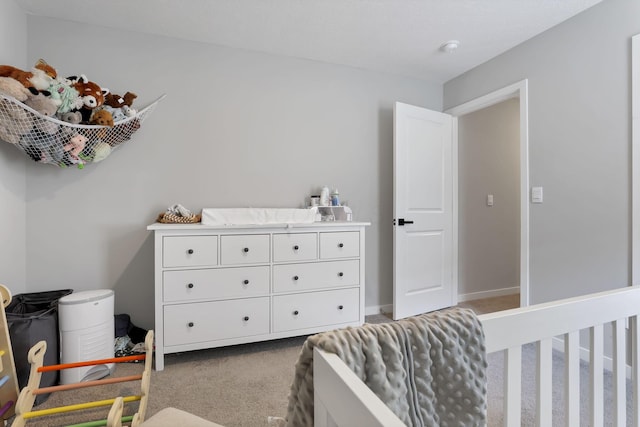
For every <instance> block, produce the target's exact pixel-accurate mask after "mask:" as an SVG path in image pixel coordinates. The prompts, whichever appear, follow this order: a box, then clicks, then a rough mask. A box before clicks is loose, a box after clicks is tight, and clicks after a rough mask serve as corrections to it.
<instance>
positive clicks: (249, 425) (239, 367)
mask: <svg viewBox="0 0 640 427" xmlns="http://www.w3.org/2000/svg"><path fill="white" fill-rule="evenodd" d="M513 301H515V300H514V298H511V299H510V300H508V302H506V303H505V304H513V303H514V302H513ZM465 304H466V306H470V305H472V304H470V303H465ZM483 306H486V301H485V302H481V304H480V308H478V309H477V311H478V313H479V314H480V313H481V312H484V311H483V308H482V307H483ZM503 308H504V307H503ZM507 308H510V307H507ZM367 321H368V322H370V323H379V322H385V321H390V319H389V317H388V316H386V315H384V314H381V315H376V316H369V317H367ZM305 338H306V337H296V338H288V339H282V340H274V341H267V342H261V343H252V344H244V345H237V346H231V347H223V348H217V349H208V350H200V351H193V352H186V353H180V354H170V355H167V356H166V357H165V369H164V371H161V372H156V371H153V373H152V380H151V394H150V400H149V408H148V411H147V417H149V416H151V415H153V414H154V413H156V412H158V411H159V410H160V409H162V408H164V407H167V406H174V407H177V408H180V409H183V410H185V411H188V412H191V413H193V414H195V415H198V416H201V417H203V418H205V419H208V420H212V421H215V422H217V423H219V424H222V425H224V426H226V427H254V426H255V427H260V426H266V425H267V417H268V416H284V415H285V413H286V407H287V396H288V393H289V388H290V385H291V380H292V378H293V372H294V364H295V362H296V360H297V358H298V354H299V351H300V348H301V346H302V343H303V342H304V340H305ZM523 359H524V365H525V366H526V368H525V370H524V373H523V389H528V388H533V378H534V373H535V348H533V347H532V346H527V348H525V350H524V351H523ZM562 363H563V362H562V354H561V353H558V354H556V355H555V357H554V371H555V372H558V373H559V375H556V376H555V378H554V381H555V382H554V390H558V391H560V390H562V377H561V375H560V373H561V369H562ZM116 366H117V369H116V372H115V373H114V375H115V376H125V375H133V374H136V373H139V372H141V370H142V365H141V364H136V363H124V364H118V365H116ZM585 372H586V370H585ZM585 375H586V373H585ZM489 378H490V383H489V403H490V404H489V414H490V417H491V418H493V419H494V421H496V423H500V421H501V417H500V414H501V410H502V406H501V405H502V396H501V391H500V390H499V385H500V384H501V382H502V380H501V378H502V357H501V355H491V356H490V357H489ZM586 381H587V379H586V376H585V379H584V381H583V384H586ZM607 382H609V383H610V378H609V379H607V376H606V375H605V384H606V383H607ZM138 384H139V383H138V382H135V383H134V382H132V383H124V384H114V385H110V386H103V387H99V388H90V389H84V390H75V391H68V392H57V393H54V394H52V395H51V396H50V397H49V399H48V400H47V401H46V402H44V403H43V404H41V405H39V406H38V407H36V408H35V409H45V408H50V407H56V406H61V405H69V404H74V403H81V402H86V401H92V400H100V399H106V398H111V397H114V396H116V395H130V394H137V393H138V392H139V390H137V388H138V387H139V385H138ZM583 393H587V391H586V390H584V391H583ZM583 396H585V398H584V399H583V400H586V401H588V393H587V394H583ZM554 401H555V403H556V404H557V405H558V407H559V408H562V401H561V399H560V398H559V397H557V398H554ZM125 406H126V410H125V412H126V413H129V414H132V413H133V412H135V410H136V409H137V404H136V403H133V404H127V405H125ZM532 408H533V401H532V400H530V399H525V400H524V401H523V424H522V425H523V426H529V425H535V423H534V421H535V414H533V413H532ZM585 408H586V405H585ZM107 412H108V407H107V408H104V409H95V410H85V411H80V412H79V413H70V414H62V415H55V416H47V417H43V418H40V419H35V420H33V421H30V422H28V424H27V425H28V426H30V427H52V426H62V425H68V424H72V423H79V422H83V421H88V420H95V419H100V418H105V417H106V414H107ZM554 414H555V418H554V425H556V421H557V422H558V424H557V425H562V424H561V423H560V422H561V413H560V411H559V410H557V411H555V412H554ZM585 416H586V414H585ZM585 419H586V418H585ZM605 419H610V418H609V417H607V418H605ZM496 423H494V422H492V423H491V424H490V425H491V426H493V425H499V424H496ZM583 425H586V424H583Z"/></svg>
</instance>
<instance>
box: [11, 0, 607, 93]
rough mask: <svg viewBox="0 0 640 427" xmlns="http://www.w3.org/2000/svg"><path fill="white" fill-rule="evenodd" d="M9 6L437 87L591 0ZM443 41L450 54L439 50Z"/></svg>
mask: <svg viewBox="0 0 640 427" xmlns="http://www.w3.org/2000/svg"><path fill="white" fill-rule="evenodd" d="M16 1H17V2H18V4H20V5H21V6H22V7H23V8H24V9H25V10H26V11H27V12H28V13H31V14H35V15H42V16H49V17H54V18H60V19H68V20H73V21H79V22H86V23H89V24H94V25H105V26H109V27H114V28H117V29H128V30H133V31H139V32H144V33H151V34H161V35H165V36H169V37H177V38H182V39H188V40H195V41H202V42H207V43H214V44H217V45H223V46H230V47H235V48H242V49H249V50H254V51H260V52H267V53H273V54H278V55H286V56H292V57H298V58H306V59H311V60H316V61H323V62H328V63H334V64H343V65H347V66H352V67H357V68H364V69H369V70H374V71H380V72H385V73H392V74H398V75H403V76H408V77H414V78H418V79H423V80H429V81H433V82H436V83H443V82H445V81H448V80H450V79H451V78H453V77H456V76H458V75H460V74H462V73H464V72H465V71H467V70H469V69H471V68H473V67H475V66H477V65H479V64H481V63H483V62H485V61H487V60H489V59H491V58H493V57H495V56H496V55H499V54H500V53H502V52H504V51H506V50H508V49H510V48H512V47H514V46H516V45H518V44H520V43H522V42H523V41H525V40H527V39H529V38H531V37H533V36H535V35H537V34H539V33H541V32H543V31H545V30H547V29H549V28H551V27H553V26H555V25H557V24H559V23H560V22H562V21H564V20H566V19H568V18H570V17H572V16H573V15H575V14H577V13H579V12H581V11H583V10H585V9H587V8H589V7H591V6H593V5H595V4H597V3H599V2H600V1H601V0H107V1H104V0H55V1H52V0H16ZM451 39H456V40H459V41H460V47H459V48H458V49H457V51H455V52H454V53H451V54H446V53H443V52H441V51H439V47H440V46H441V45H442V44H443V43H444V42H446V41H448V40H451Z"/></svg>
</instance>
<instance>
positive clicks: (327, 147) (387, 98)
mask: <svg viewBox="0 0 640 427" xmlns="http://www.w3.org/2000/svg"><path fill="white" fill-rule="evenodd" d="M28 23H29V27H28V28H29V49H28V52H29V60H30V61H35V60H36V59H37V58H39V57H44V58H45V59H46V60H47V62H48V63H49V64H51V65H53V66H55V67H56V68H57V69H58V71H59V72H61V73H62V74H64V75H71V74H80V73H84V74H86V75H87V76H88V77H89V78H90V79H92V80H94V81H96V82H98V83H99V84H102V85H103V86H106V87H108V88H109V89H111V90H112V91H114V92H116V93H120V94H122V93H124V92H126V91H133V92H135V93H137V94H138V95H139V98H138V99H137V100H136V105H137V106H143V105H145V104H147V103H149V102H150V101H152V100H153V99H154V98H155V97H157V96H159V95H160V94H162V93H167V98H166V99H165V100H164V101H162V103H161V104H160V105H159V106H158V108H157V109H156V111H155V112H154V113H153V115H152V116H151V117H150V118H149V119H148V120H147V121H146V122H145V125H144V126H143V129H141V130H140V131H139V132H138V133H137V134H136V135H135V136H134V138H133V139H132V140H131V141H130V142H129V143H127V144H125V145H124V146H121V147H120V148H119V149H117V150H116V151H115V152H114V153H113V154H112V155H111V156H110V157H109V158H107V159H106V160H105V161H103V162H102V163H99V164H95V165H89V166H87V167H86V168H85V169H84V170H76V169H65V170H61V169H57V168H55V167H52V166H48V165H41V164H35V163H29V164H28V167H27V222H28V224H29V228H28V230H27V239H26V240H27V251H28V256H27V259H28V265H27V267H28V273H27V283H28V288H29V290H31V291H37V290H43V289H58V288H67V287H69V288H73V289H75V290H76V291H80V290H86V289H98V288H112V289H114V290H115V292H116V310H117V311H119V312H126V313H129V314H131V315H132V318H133V321H134V323H136V324H139V325H140V326H143V327H152V326H153V248H152V243H153V240H152V236H151V234H150V232H147V231H146V229H145V227H146V226H147V225H148V224H150V223H152V222H153V221H154V220H155V218H156V216H157V214H158V213H159V212H161V211H163V210H165V209H166V208H167V206H169V205H171V204H174V203H182V204H183V205H185V206H186V207H188V208H190V209H193V210H199V209H201V208H203V207H246V206H254V207H298V206H301V205H302V204H303V203H304V200H305V197H306V196H308V195H309V194H310V193H311V192H312V191H313V192H315V191H316V189H317V188H318V187H319V186H322V185H325V184H326V185H329V186H336V187H338V188H339V189H340V194H341V198H342V199H343V200H347V201H348V202H349V205H350V206H351V207H352V209H353V211H354V215H355V219H357V220H366V221H371V222H372V226H371V227H369V228H368V229H367V237H366V238H367V246H366V256H367V266H366V281H367V283H366V286H367V287H366V301H365V304H366V305H367V306H378V305H384V304H390V303H391V301H392V297H391V289H392V234H391V233H392V229H391V224H392V138H393V133H392V131H393V126H392V116H393V114H392V112H393V103H394V102H395V101H401V102H406V103H410V104H414V105H420V106H424V107H427V108H431V109H435V110H441V109H442V86H441V85H437V84H430V83H426V82H423V81H417V80H412V79H407V78H402V77H394V76H389V75H384V74H376V73H371V72H366V71H362V70H359V69H353V68H347V67H342V66H335V65H329V64H324V63H319V62H312V61H306V60H298V59H292V58H286V57H277V56H272V55H266V54H260V53H255V52H249V51H242V50H237V49H229V48H224V47H218V46H212V45H206V44H201V43H194V42H188V41H181V40H175V39H169V38H163V37H156V36H149V35H142V34H136V33H127V32H122V31H114V30H109V29H104V28H96V27H93V26H85V25H80V24H74V23H71V22H63V21H59V20H53V19H45V18H37V17H33V16H29V19H28ZM79 35H81V36H79Z"/></svg>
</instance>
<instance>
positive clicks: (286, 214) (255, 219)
mask: <svg viewBox="0 0 640 427" xmlns="http://www.w3.org/2000/svg"><path fill="white" fill-rule="evenodd" d="M315 220H316V211H314V210H313V209H286V208H205V209H202V224H203V225H217V226H220V225H263V224H310V223H313V222H315Z"/></svg>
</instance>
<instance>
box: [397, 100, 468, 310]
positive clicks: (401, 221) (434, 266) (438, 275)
mask: <svg viewBox="0 0 640 427" xmlns="http://www.w3.org/2000/svg"><path fill="white" fill-rule="evenodd" d="M452 131H453V129H452V118H451V116H450V115H448V114H444V113H440V112H437V111H431V110H426V109H424V108H420V107H415V106H412V105H407V104H402V103H399V102H397V103H396V104H395V108H394V131H393V166H394V184H393V193H394V196H393V218H394V227H393V318H394V319H401V318H404V317H408V316H413V315H415V314H420V313H425V312H428V311H433V310H437V309H440V308H444V307H450V306H452V305H455V304H456V303H457V295H455V292H454V286H453V285H454V284H453V260H454V257H453V250H454V246H453V236H454V233H453V231H454V230H453V160H454V159H453V135H452Z"/></svg>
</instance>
